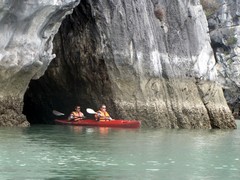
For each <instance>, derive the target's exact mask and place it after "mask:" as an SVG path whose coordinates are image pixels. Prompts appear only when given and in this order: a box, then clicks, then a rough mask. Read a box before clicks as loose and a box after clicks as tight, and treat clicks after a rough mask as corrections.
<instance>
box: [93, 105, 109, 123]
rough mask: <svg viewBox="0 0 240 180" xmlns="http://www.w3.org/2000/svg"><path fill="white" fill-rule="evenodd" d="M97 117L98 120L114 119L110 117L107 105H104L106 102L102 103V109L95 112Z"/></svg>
mask: <svg viewBox="0 0 240 180" xmlns="http://www.w3.org/2000/svg"><path fill="white" fill-rule="evenodd" d="M95 119H96V121H106V120H108V121H110V120H112V118H111V117H110V115H109V114H108V112H107V110H106V105H104V104H103V105H101V107H100V109H99V110H98V111H97V112H96V114H95Z"/></svg>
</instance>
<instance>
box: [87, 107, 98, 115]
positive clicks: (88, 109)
mask: <svg viewBox="0 0 240 180" xmlns="http://www.w3.org/2000/svg"><path fill="white" fill-rule="evenodd" d="M86 111H87V113H89V114H96V112H95V111H94V110H93V109H91V108H87V109H86Z"/></svg>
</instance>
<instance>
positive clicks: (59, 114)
mask: <svg viewBox="0 0 240 180" xmlns="http://www.w3.org/2000/svg"><path fill="white" fill-rule="evenodd" d="M52 113H53V114H54V115H56V116H63V115H64V114H63V113H61V112H59V111H56V110H53V111H52Z"/></svg>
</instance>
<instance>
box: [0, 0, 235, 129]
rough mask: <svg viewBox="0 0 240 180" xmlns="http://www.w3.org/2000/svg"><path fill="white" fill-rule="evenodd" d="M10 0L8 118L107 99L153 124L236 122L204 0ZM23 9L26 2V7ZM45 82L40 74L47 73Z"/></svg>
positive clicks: (4, 121)
mask: <svg viewBox="0 0 240 180" xmlns="http://www.w3.org/2000/svg"><path fill="white" fill-rule="evenodd" d="M31 2H32V1H24V2H16V1H4V2H3V3H2V4H1V5H0V6H1V9H2V11H1V22H0V23H1V24H0V28H2V29H1V31H0V32H1V34H2V35H1V38H2V39H1V40H2V41H1V48H0V50H1V57H0V58H1V59H0V65H1V71H0V75H1V76H0V82H1V85H0V86H1V91H0V97H1V100H0V102H1V103H2V105H3V108H2V111H1V115H0V124H1V125H4V126H6V125H9V126H10V125H19V126H27V125H28V123H27V121H26V119H25V117H24V116H23V115H22V114H21V110H22V101H23V95H24V93H25V91H26V89H27V87H28V84H29V81H30V80H31V79H32V81H31V83H30V84H29V88H28V89H27V92H26V94H25V96H24V109H23V113H24V114H25V115H26V116H27V119H28V120H29V121H30V122H31V123H36V122H49V121H50V119H51V111H52V110H53V109H57V110H61V111H63V112H65V113H66V114H67V113H68V112H70V110H71V108H73V106H74V105H75V104H80V105H81V106H82V108H86V107H92V108H94V109H96V108H97V107H98V106H99V105H100V104H101V103H105V104H106V105H107V106H108V111H109V112H110V113H111V115H112V116H113V117H114V118H135V119H139V120H142V122H143V125H146V126H149V127H166V128H205V129H209V128H236V124H235V121H234V119H233V116H232V114H231V111H230V110H229V108H228V106H227V104H226V101H225V99H224V96H223V92H222V89H221V87H220V85H218V84H217V83H215V81H216V77H217V73H216V67H215V59H214V54H213V51H212V49H211V46H210V38H209V35H208V33H207V32H208V28H207V20H206V17H205V15H204V12H203V9H202V6H201V5H200V2H199V1H198V0H194V1H189V0H171V1H170V0H169V1H165V0H164V1H163V0H158V1H154V0H152V1H150V0H146V1H129V0H122V1H117V0H115V1H110V0H101V1H94V0H82V1H81V3H80V5H78V6H77V7H76V8H75V10H74V13H73V14H72V15H70V16H68V17H67V18H66V19H65V20H64V22H63V24H62V26H61V28H60V30H59V32H58V34H57V35H56V36H55V40H54V53H56V58H55V59H54V60H53V62H52V63H51V64H50V65H49V63H50V61H51V60H52V59H53V58H54V57H55V56H54V55H52V48H53V46H52V40H53V36H54V34H55V33H56V32H57V30H58V27H59V26H60V22H61V21H62V19H63V17H65V15H66V14H68V13H69V12H70V10H71V8H73V7H74V6H75V5H77V3H78V1H70V0H68V1H67V0H65V1H63V0H62V1H51V2H45V1H40V0H39V1H36V2H35V1H34V2H33V3H31ZM19 7H20V8H19ZM47 67H48V70H47V71H46V72H45V75H44V76H42V77H41V78H40V79H39V80H34V79H37V78H39V77H40V76H41V75H43V73H44V71H45V70H46V69H47Z"/></svg>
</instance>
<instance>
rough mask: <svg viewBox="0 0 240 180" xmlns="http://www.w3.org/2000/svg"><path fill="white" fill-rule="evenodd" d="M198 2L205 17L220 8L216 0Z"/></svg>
mask: <svg viewBox="0 0 240 180" xmlns="http://www.w3.org/2000/svg"><path fill="white" fill-rule="evenodd" d="M200 2H201V4H202V7H203V10H204V12H205V14H206V16H207V17H209V16H211V15H212V14H214V13H215V12H216V11H217V10H218V9H219V7H220V4H219V3H218V2H217V1H216V0H200Z"/></svg>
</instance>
